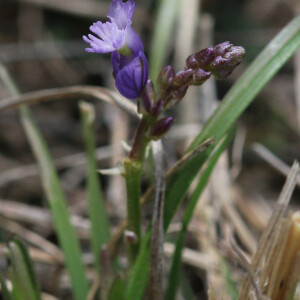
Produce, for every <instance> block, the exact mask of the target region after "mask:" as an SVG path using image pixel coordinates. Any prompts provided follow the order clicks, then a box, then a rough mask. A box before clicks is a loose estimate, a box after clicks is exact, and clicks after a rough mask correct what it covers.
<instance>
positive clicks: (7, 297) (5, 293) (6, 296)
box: [0, 275, 13, 300]
mask: <svg viewBox="0 0 300 300" xmlns="http://www.w3.org/2000/svg"><path fill="white" fill-rule="evenodd" d="M0 284H1V296H2V297H3V300H13V298H12V295H11V293H10V291H9V289H8V287H7V285H6V283H5V279H4V278H3V277H2V276H1V275H0Z"/></svg>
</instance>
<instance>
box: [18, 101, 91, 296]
mask: <svg viewBox="0 0 300 300" xmlns="http://www.w3.org/2000/svg"><path fill="white" fill-rule="evenodd" d="M21 119H22V124H23V126H24V129H25V132H26V135H27V137H28V140H29V142H30V145H31V147H32V150H33V152H34V154H35V157H36V159H37V161H38V164H39V167H40V171H41V179H42V184H43V187H44V191H45V193H46V195H47V198H48V203H49V206H50V209H51V212H52V215H53V220H54V224H55V228H56V233H57V235H58V239H59V243H60V245H61V247H62V250H63V252H64V256H65V260H66V265H67V268H68V271H69V274H70V278H71V282H72V288H73V293H74V296H75V298H76V300H83V299H85V297H86V295H87V293H88V281H87V278H86V274H85V268H84V265H83V262H82V258H81V251H80V246H79V243H78V240H77V237H76V234H75V230H74V228H73V227H72V225H71V222H70V215H69V212H68V208H67V202H66V199H65V196H64V194H63V191H62V188H61V186H60V183H59V179H58V176H57V174H56V171H55V168H54V165H53V162H52V159H51V156H50V153H49V151H48V148H47V146H46V144H45V142H44V139H43V137H42V135H41V133H40V131H39V129H38V128H37V127H36V125H35V123H34V121H33V119H32V116H31V113H30V111H29V109H28V108H27V107H24V106H23V107H21Z"/></svg>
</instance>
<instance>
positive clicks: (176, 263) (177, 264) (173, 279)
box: [165, 130, 235, 300]
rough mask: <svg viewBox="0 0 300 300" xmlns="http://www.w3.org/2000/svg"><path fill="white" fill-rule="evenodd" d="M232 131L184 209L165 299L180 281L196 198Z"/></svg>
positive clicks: (212, 157)
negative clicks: (182, 258) (187, 233)
mask: <svg viewBox="0 0 300 300" xmlns="http://www.w3.org/2000/svg"><path fill="white" fill-rule="evenodd" d="M234 132H235V131H234V130H232V132H231V133H230V134H229V135H228V136H227V137H226V138H225V139H224V140H223V141H222V142H221V143H220V144H219V145H218V146H216V149H215V152H214V153H213V154H212V156H211V158H210V159H209V162H208V164H207V166H206V167H205V169H204V170H203V173H202V174H201V177H200V179H199V182H198V184H197V186H196V189H195V190H194V192H193V194H192V195H191V198H190V200H189V202H188V204H187V207H186V209H185V211H184V216H183V219H182V227H181V230H180V232H179V234H178V236H177V240H176V246H175V252H174V254H173V258H172V264H171V269H170V272H169V278H168V284H167V290H166V295H165V300H173V299H175V296H176V291H177V287H178V284H179V281H180V270H181V257H182V250H183V247H184V244H185V237H186V232H187V228H188V225H189V223H190V221H191V219H192V217H193V213H194V210H195V207H196V205H197V202H198V199H199V197H200V195H201V193H202V191H203V190H204V188H205V186H206V184H207V182H208V179H209V177H210V175H211V173H212V171H213V169H214V166H215V165H216V163H217V161H218V159H219V157H220V155H221V154H222V152H223V151H224V150H225V149H226V148H227V146H228V144H229V142H230V141H231V139H232V136H233V134H234Z"/></svg>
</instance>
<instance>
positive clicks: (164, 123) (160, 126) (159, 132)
mask: <svg viewBox="0 0 300 300" xmlns="http://www.w3.org/2000/svg"><path fill="white" fill-rule="evenodd" d="M173 124H174V117H166V118H164V119H160V120H158V121H157V123H156V124H155V125H154V126H152V127H151V128H150V138H151V139H152V140H159V139H160V138H161V137H162V136H163V135H164V134H166V133H167V132H168V131H169V129H170V128H171V127H172V126H173Z"/></svg>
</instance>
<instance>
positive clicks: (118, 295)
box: [108, 277, 125, 300]
mask: <svg viewBox="0 0 300 300" xmlns="http://www.w3.org/2000/svg"><path fill="white" fill-rule="evenodd" d="M108 300H125V282H124V280H123V279H122V278H120V277H117V278H116V279H115V281H114V282H113V284H112V286H111V288H110V291H109V294H108Z"/></svg>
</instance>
